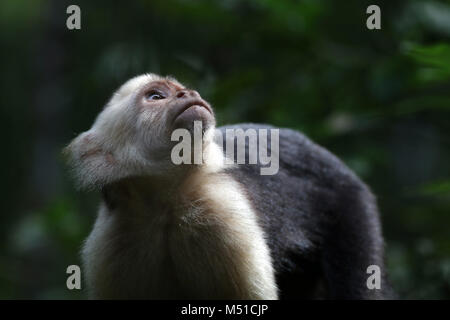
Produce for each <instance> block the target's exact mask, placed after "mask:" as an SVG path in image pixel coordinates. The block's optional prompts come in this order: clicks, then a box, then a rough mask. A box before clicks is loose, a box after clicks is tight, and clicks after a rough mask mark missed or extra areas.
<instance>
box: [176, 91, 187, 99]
mask: <svg viewBox="0 0 450 320" xmlns="http://www.w3.org/2000/svg"><path fill="white" fill-rule="evenodd" d="M185 95H186V91H180V92H178V93H177V98H183V97H184V96H185Z"/></svg>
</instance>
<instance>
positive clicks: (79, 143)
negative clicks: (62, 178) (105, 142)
mask: <svg viewBox="0 0 450 320" xmlns="http://www.w3.org/2000/svg"><path fill="white" fill-rule="evenodd" d="M63 154H64V156H65V157H66V158H67V162H68V163H69V165H70V166H71V169H72V171H73V173H74V176H75V178H76V180H77V181H78V183H79V187H80V188H86V189H99V188H101V187H102V186H104V185H105V184H107V183H109V182H111V181H113V180H114V178H115V172H117V163H116V160H115V158H114V156H113V154H112V153H111V152H108V151H107V150H105V148H104V147H102V143H101V141H100V139H98V137H97V135H96V133H95V132H92V131H87V132H84V133H82V134H80V135H79V136H78V137H76V138H75V139H74V140H73V141H72V142H71V143H70V144H69V145H68V146H67V147H66V148H64V150H63Z"/></svg>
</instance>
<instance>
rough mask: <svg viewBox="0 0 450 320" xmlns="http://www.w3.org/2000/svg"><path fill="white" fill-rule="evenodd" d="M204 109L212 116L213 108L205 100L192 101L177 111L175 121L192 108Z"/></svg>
mask: <svg viewBox="0 0 450 320" xmlns="http://www.w3.org/2000/svg"><path fill="white" fill-rule="evenodd" d="M194 106H197V107H202V108H205V109H206V110H207V111H208V112H209V113H210V114H212V113H213V112H212V110H211V107H210V106H209V105H208V104H207V103H206V102H205V101H203V100H200V99H196V100H190V101H188V102H187V103H185V104H183V105H182V106H181V108H179V110H177V112H176V114H175V117H174V120H176V119H177V118H178V117H179V116H180V115H182V114H183V113H184V112H185V111H186V110H188V109H189V108H191V107H194Z"/></svg>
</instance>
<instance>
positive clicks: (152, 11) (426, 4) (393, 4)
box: [0, 0, 450, 299]
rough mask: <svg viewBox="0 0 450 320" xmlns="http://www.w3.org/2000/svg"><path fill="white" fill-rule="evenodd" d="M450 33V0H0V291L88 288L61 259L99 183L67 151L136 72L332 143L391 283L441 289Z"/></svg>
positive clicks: (220, 109) (417, 294)
mask: <svg viewBox="0 0 450 320" xmlns="http://www.w3.org/2000/svg"><path fill="white" fill-rule="evenodd" d="M374 3H375V4H378V5H379V6H380V7H381V11H382V29H381V30H374V31H371V30H368V29H367V28H366V18H367V16H368V15H367V14H366V8H367V6H368V5H369V4H374ZM69 4H78V5H79V6H80V7H81V13H82V29H81V30H77V31H69V30H67V28H66V18H67V17H68V15H67V14H66V7H67V6H68V5H69ZM449 38H450V3H449V2H448V1H445V2H437V1H396V0H389V1H375V2H374V1H370V2H368V1H355V0H350V1H336V0H335V1H332V0H308V1H307V0H304V1H281V0H252V1H243V0H239V1H238V0H234V1H231V0H228V1H193V0H192V1H188V0H178V1H167V0H166V1H162V0H161V1H121V2H119V1H108V2H106V1H105V2H102V1H74V2H72V1H71V2H66V1H56V0H55V1H43V0H40V1H31V0H30V1H23V0H21V1H13V0H9V1H8V0H6V1H5V0H4V1H1V2H0V43H1V50H0V71H1V76H0V105H1V120H2V121H1V126H0V137H1V140H2V146H1V149H0V150H1V156H0V167H1V179H2V182H1V184H0V185H1V186H0V188H1V189H0V194H1V215H0V298H39V299H42V298H64V299H66V298H67V299H78V298H83V297H85V292H84V290H82V291H78V292H74V291H69V290H67V289H66V287H65V281H66V274H65V270H66V267H67V266H68V265H70V264H80V257H79V254H78V252H79V249H80V247H81V245H82V241H83V239H84V238H85V237H86V236H87V234H88V232H89V229H90V227H91V225H92V222H93V220H94V217H95V211H96V206H97V200H98V195H96V194H89V193H85V192H77V191H76V190H75V189H74V188H73V181H72V180H71V179H70V177H68V174H67V168H66V167H65V166H64V163H63V161H62V157H61V155H60V150H61V148H62V147H63V146H64V145H65V144H67V143H68V142H69V141H70V140H71V139H72V138H73V137H75V136H76V134H77V133H80V132H81V131H84V130H86V129H88V128H89V127H90V125H91V124H92V122H93V120H94V118H95V116H96V115H97V113H98V112H99V111H100V110H101V108H102V107H103V105H104V103H105V102H106V101H107V100H108V98H109V96H110V95H111V94H112V92H113V90H115V89H116V88H117V87H118V86H119V85H120V84H121V83H123V82H124V81H126V80H127V79H128V78H129V77H131V76H134V75H137V74H141V73H145V72H155V73H160V74H164V75H166V74H170V75H173V76H175V77H176V78H178V79H179V80H180V81H182V82H184V83H186V84H187V85H189V86H191V87H194V88H197V89H198V91H199V92H200V93H201V94H202V96H203V97H205V98H206V99H207V100H208V101H209V102H211V103H212V105H213V106H214V107H215V110H216V111H217V115H218V122H219V124H228V123H235V122H243V121H252V122H266V123H271V124H273V125H275V126H280V127H291V128H295V129H298V130H301V131H303V132H304V133H306V134H307V135H309V136H310V137H311V138H312V139H313V140H315V141H317V142H318V143H320V144H321V145H323V146H325V147H326V148H328V149H330V150H331V151H332V152H334V153H335V154H337V155H338V156H339V157H340V158H341V159H343V161H344V162H345V163H346V164H347V165H348V166H350V167H351V168H352V169H354V170H355V171H356V172H357V173H358V174H359V175H360V176H361V177H362V178H363V179H364V180H365V181H366V182H367V183H368V184H369V185H370V186H371V187H372V189H373V191H374V193H375V194H376V195H377V197H378V203H379V206H380V210H381V214H382V222H383V228H384V233H385V237H386V249H387V265H388V268H389V274H390V277H391V280H392V283H393V285H394V287H395V289H396V291H397V292H398V294H399V296H400V297H401V298H418V299H422V298H427V299H430V298H431V299H442V298H447V299H448V298H450V234H449V224H450V165H449V162H450V148H449V147H450V135H449V133H450V117H449V116H450V43H449Z"/></svg>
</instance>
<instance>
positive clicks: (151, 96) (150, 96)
mask: <svg viewBox="0 0 450 320" xmlns="http://www.w3.org/2000/svg"><path fill="white" fill-rule="evenodd" d="M165 98H166V97H165V96H164V95H163V94H162V93H160V92H158V91H155V90H152V91H150V92H148V93H147V94H146V95H145V99H147V100H161V99H165Z"/></svg>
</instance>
